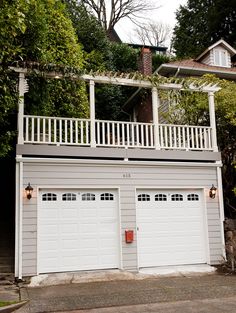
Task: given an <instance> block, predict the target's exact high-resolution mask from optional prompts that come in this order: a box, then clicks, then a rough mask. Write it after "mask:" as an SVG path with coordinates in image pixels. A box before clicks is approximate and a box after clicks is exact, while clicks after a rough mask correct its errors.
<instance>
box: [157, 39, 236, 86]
mask: <svg viewBox="0 0 236 313" xmlns="http://www.w3.org/2000/svg"><path fill="white" fill-rule="evenodd" d="M235 57H236V50H235V49H234V48H233V47H231V46H230V45H229V44H228V43H227V42H225V41H224V40H223V39H221V40H219V41H217V42H216V43H214V44H213V45H211V46H210V47H209V48H207V49H206V50H205V51H204V52H203V53H201V54H200V55H199V56H198V57H197V58H196V59H186V60H179V61H175V62H170V63H165V64H162V65H161V66H160V67H159V68H158V69H157V70H156V73H158V74H160V75H162V76H167V77H170V76H175V77H177V76H180V77H186V76H196V77H197V76H202V75H204V74H215V75H216V76H218V77H219V78H224V79H229V80H236V67H235V64H234V62H235Z"/></svg>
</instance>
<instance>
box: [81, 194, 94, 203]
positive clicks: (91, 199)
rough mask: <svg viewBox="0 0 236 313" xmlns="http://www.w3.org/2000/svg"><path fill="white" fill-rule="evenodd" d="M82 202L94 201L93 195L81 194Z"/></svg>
mask: <svg viewBox="0 0 236 313" xmlns="http://www.w3.org/2000/svg"><path fill="white" fill-rule="evenodd" d="M82 201H95V194H93V193H84V194H82Z"/></svg>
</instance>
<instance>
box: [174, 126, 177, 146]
mask: <svg viewBox="0 0 236 313" xmlns="http://www.w3.org/2000/svg"><path fill="white" fill-rule="evenodd" d="M173 128H174V148H176V147H177V139H176V126H173Z"/></svg>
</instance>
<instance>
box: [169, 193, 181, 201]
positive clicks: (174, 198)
mask: <svg viewBox="0 0 236 313" xmlns="http://www.w3.org/2000/svg"><path fill="white" fill-rule="evenodd" d="M183 200H184V197H183V195H181V194H179V193H176V194H173V195H171V201H183Z"/></svg>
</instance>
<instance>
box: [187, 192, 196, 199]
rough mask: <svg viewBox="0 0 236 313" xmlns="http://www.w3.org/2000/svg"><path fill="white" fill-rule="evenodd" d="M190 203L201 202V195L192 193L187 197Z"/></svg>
mask: <svg viewBox="0 0 236 313" xmlns="http://www.w3.org/2000/svg"><path fill="white" fill-rule="evenodd" d="M187 199H188V201H199V195H196V194H194V193H191V194H189V195H188V196H187Z"/></svg>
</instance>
